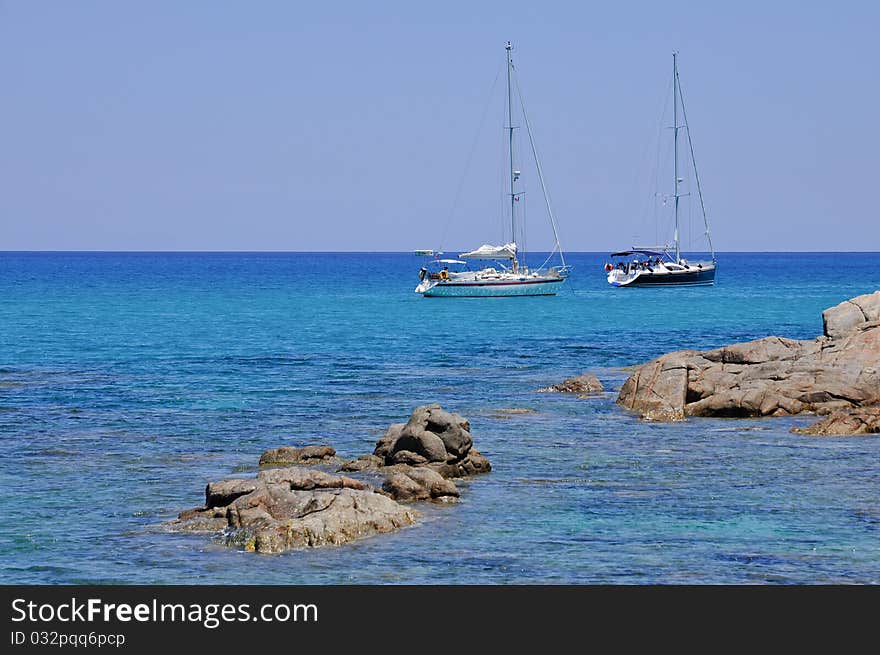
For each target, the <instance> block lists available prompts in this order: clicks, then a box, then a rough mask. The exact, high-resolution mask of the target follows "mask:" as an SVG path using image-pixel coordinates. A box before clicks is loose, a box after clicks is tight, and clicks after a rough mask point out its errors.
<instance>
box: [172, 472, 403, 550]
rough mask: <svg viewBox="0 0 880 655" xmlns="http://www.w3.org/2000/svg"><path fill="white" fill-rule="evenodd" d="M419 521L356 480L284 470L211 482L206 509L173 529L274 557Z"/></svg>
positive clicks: (181, 520) (184, 517)
mask: <svg viewBox="0 0 880 655" xmlns="http://www.w3.org/2000/svg"><path fill="white" fill-rule="evenodd" d="M220 503H225V505H220ZM418 516H419V514H418V512H416V511H415V510H413V509H409V508H406V507H403V506H402V505H400V504H398V503H397V502H396V501H395V500H393V499H392V498H390V497H388V496H387V495H385V494H383V493H379V492H376V491H375V490H373V489H371V488H370V487H369V485H367V484H365V483H363V482H361V481H359V480H354V479H352V478H346V477H340V476H334V475H330V474H328V473H323V472H321V471H316V470H314V469H305V468H301V467H288V468H283V469H271V470H267V471H262V472H261V473H260V474H259V475H258V476H257V478H256V479H254V480H225V481H222V482H212V483H211V484H209V485H208V487H207V491H206V506H205V507H198V508H195V509H192V510H186V511H184V512H181V513H180V515H179V517H178V520H177V521H175V522H174V524H173V525H172V528H173V529H175V530H180V531H187V532H216V531H218V530H221V529H222V530H224V532H223V535H224V538H225V540H226V542H227V543H228V544H230V545H236V546H239V547H242V548H244V549H245V550H253V551H257V552H261V553H277V552H281V551H285V550H290V549H295V548H307V547H317V546H324V545H330V544H334V545H338V544H344V543H347V542H349V541H352V540H354V539H358V538H361V537H365V536H369V535H372V534H380V533H386V532H392V531H394V530H397V529H399V528H402V527H404V526H407V525H410V524H412V523H413V522H415V520H416V518H417V517H418Z"/></svg>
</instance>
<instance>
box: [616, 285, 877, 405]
mask: <svg viewBox="0 0 880 655" xmlns="http://www.w3.org/2000/svg"><path fill="white" fill-rule="evenodd" d="M856 311H858V313H859V315H860V316H861V320H860V321H856V320H855V312H856ZM877 312H880V292H875V293H873V294H868V295H866V296H859V297H858V298H854V299H853V300H851V301H847V302H846V303H841V305H838V306H837V307H833V308H831V309H829V310H826V311H825V314H824V315H823V316H824V318H825V326H826V327H825V329H826V333H827V335H826V336H821V337H818V338H816V339H814V340H807V341H796V340H794V339H785V338H782V337H766V338H763V339H757V340H755V341H749V342H746V343H737V344H733V345H730V346H725V347H723V348H718V349H715V350H709V351H703V352H700V351H696V350H682V351H678V352H674V353H669V354H667V355H663V356H661V357H659V358H657V359H655V360H653V361H651V362H648V363H646V364H644V365H642V366H639V367H637V368H636V369H635V371H634V372H633V374H632V375H631V376H630V377H629V379H627V381H626V382H625V383H624V385H623V387H622V388H621V390H620V394H619V396H618V399H617V402H618V403H620V404H621V405H623V406H624V407H626V408H628V409H631V410H633V411H635V412H638V413H639V414H641V415H642V417H643V418H645V419H648V420H658V421H674V420H682V419H684V418H685V417H686V416H728V417H739V416H742V417H746V416H788V415H792V414H800V413H802V412H816V413H827V412H831V411H835V410H841V409H848V408H853V407H859V406H864V405H870V404H873V403H877V402H880V322H878V321H877V320H874V319H873V317H874V316H875V314H876V313H877Z"/></svg>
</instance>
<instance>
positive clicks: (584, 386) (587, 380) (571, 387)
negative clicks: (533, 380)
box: [538, 373, 605, 397]
mask: <svg viewBox="0 0 880 655" xmlns="http://www.w3.org/2000/svg"><path fill="white" fill-rule="evenodd" d="M604 390H605V387H603V386H602V383H601V382H599V378H597V377H596V376H595V375H591V374H589V373H586V374H584V375H578V376H576V377H573V378H568V379H567V380H563V381H562V382H560V383H559V384H554V385H552V386H549V387H544V388H543V389H538V391H540V392H553V391H555V392H559V393H576V394H578V395H579V397H584V396H588V395H589V394H594V393H599V392H600V391H604Z"/></svg>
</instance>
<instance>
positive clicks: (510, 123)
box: [505, 41, 519, 271]
mask: <svg viewBox="0 0 880 655" xmlns="http://www.w3.org/2000/svg"><path fill="white" fill-rule="evenodd" d="M505 49H506V50H507V129H508V131H509V148H510V240H511V241H512V242H514V243H516V188H515V187H516V174H515V173H514V165H513V130H514V127H513V85H512V84H511V71H512V69H513V61H512V60H511V58H510V51H511V50H513V45H512V44H511V43H510V41H508V42H507V45H506V46H505ZM517 268H519V261H518V260H517V256H516V253H514V257H513V270H514V271H516V270H517Z"/></svg>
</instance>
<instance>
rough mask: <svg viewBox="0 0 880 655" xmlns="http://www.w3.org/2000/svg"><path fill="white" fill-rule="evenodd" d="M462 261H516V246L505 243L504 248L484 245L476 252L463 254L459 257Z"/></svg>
mask: <svg viewBox="0 0 880 655" xmlns="http://www.w3.org/2000/svg"><path fill="white" fill-rule="evenodd" d="M459 257H460V258H461V259H516V244H515V243H513V242H511V243H505V244H504V245H503V246H493V245H490V244H488V243H484V244H483V245H482V246H480V247H479V248H477V249H476V250H471V251H470V252H463V253H461V254H460V255H459Z"/></svg>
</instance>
